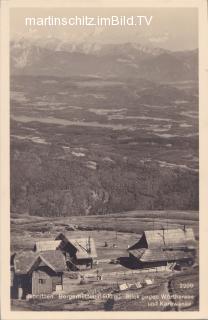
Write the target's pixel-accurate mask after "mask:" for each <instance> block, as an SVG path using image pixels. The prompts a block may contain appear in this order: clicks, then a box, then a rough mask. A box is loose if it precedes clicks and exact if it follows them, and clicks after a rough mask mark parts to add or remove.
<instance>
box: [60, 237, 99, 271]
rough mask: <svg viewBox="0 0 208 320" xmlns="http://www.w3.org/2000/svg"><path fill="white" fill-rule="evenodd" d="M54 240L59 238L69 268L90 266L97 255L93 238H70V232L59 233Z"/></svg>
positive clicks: (75, 268)
mask: <svg viewBox="0 0 208 320" xmlns="http://www.w3.org/2000/svg"><path fill="white" fill-rule="evenodd" d="M56 240H61V241H62V243H61V244H60V249H61V250H62V252H63V253H64V254H65V256H66V261H67V265H68V268H69V269H73V270H78V269H80V268H82V267H83V266H84V267H85V268H86V267H91V268H92V264H93V259H94V258H96V257H97V252H96V246H95V241H94V239H93V238H91V237H89V238H79V239H72V238H70V233H68V234H67V233H60V234H59V235H58V236H57V237H56Z"/></svg>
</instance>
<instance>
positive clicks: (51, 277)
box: [12, 250, 65, 299]
mask: <svg viewBox="0 0 208 320" xmlns="http://www.w3.org/2000/svg"><path fill="white" fill-rule="evenodd" d="M64 270H65V258H64V255H63V254H62V252H61V251H59V250H50V251H44V252H41V253H34V252H30V251H26V252H23V253H21V254H17V255H16V256H15V259H14V280H13V290H12V292H13V298H18V299H21V298H23V299H24V298H25V297H26V295H27V294H32V295H40V294H43V293H45V294H51V293H52V292H54V291H59V290H62V289H63V272H64Z"/></svg>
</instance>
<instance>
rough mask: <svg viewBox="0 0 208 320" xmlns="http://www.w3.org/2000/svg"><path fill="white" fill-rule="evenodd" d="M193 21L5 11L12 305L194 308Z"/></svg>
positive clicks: (155, 15)
mask: <svg viewBox="0 0 208 320" xmlns="http://www.w3.org/2000/svg"><path fill="white" fill-rule="evenodd" d="M198 23H199V17H198V9H197V8H195V7H188V8H187V7H186V8H185V7H184V8H183V7H165V6H164V7H154V6H153V7H151V6H147V7H136V6H135V7H130V6H129V7H125V8H124V7H122V6H121V7H115V8H112V7H102V8H101V7H99V6H97V7H96V6H94V7H92V6H91V7H87V6H86V7H75V6H73V7H56V8H55V7H45V8H44V7H21V8H20V7H17V8H11V9H10V35H9V50H10V54H9V60H10V73H9V79H10V80H9V81H10V89H9V90H10V91H9V96H10V114H9V119H10V134H9V136H10V254H9V256H10V270H9V272H10V308H11V310H12V311H35V312H37V311H39V312H41V311H51V312H52V311H60V313H61V312H64V311H65V312H66V311H67V312H69V311H70V312H72V311H79V312H83V313H84V312H86V311H102V312H109V311H112V312H114V311H115V312H118V311H119V312H122V311H128V312H131V311H142V312H158V311H160V312H167V313H169V312H187V311H188V312H192V311H194V312H195V311H199V305H200V304H199V300H200V294H199V268H200V259H199V245H200V241H199V238H200V235H199V71H198V70H199V30H198Z"/></svg>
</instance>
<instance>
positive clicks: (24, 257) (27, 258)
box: [14, 251, 37, 274]
mask: <svg viewBox="0 0 208 320" xmlns="http://www.w3.org/2000/svg"><path fill="white" fill-rule="evenodd" d="M36 257H37V254H35V253H34V252H32V251H23V252H21V253H17V254H16V255H15V258H14V270H15V273H17V274H26V273H28V271H29V269H30V267H31V265H32V264H33V262H34V260H35V258H36Z"/></svg>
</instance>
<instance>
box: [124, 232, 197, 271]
mask: <svg viewBox="0 0 208 320" xmlns="http://www.w3.org/2000/svg"><path fill="white" fill-rule="evenodd" d="M195 243H196V241H195V238H194V233H193V230H192V229H191V228H184V229H162V230H150V231H144V232H143V234H142V236H141V238H140V240H139V241H138V242H137V243H136V244H134V245H133V246H131V247H130V248H129V249H128V251H129V257H130V258H131V259H132V262H133V263H134V264H137V265H138V267H141V268H142V267H143V268H145V267H156V266H164V265H167V264H168V263H171V262H178V263H179V264H188V265H190V264H193V262H194V256H195V247H196V246H195Z"/></svg>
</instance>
